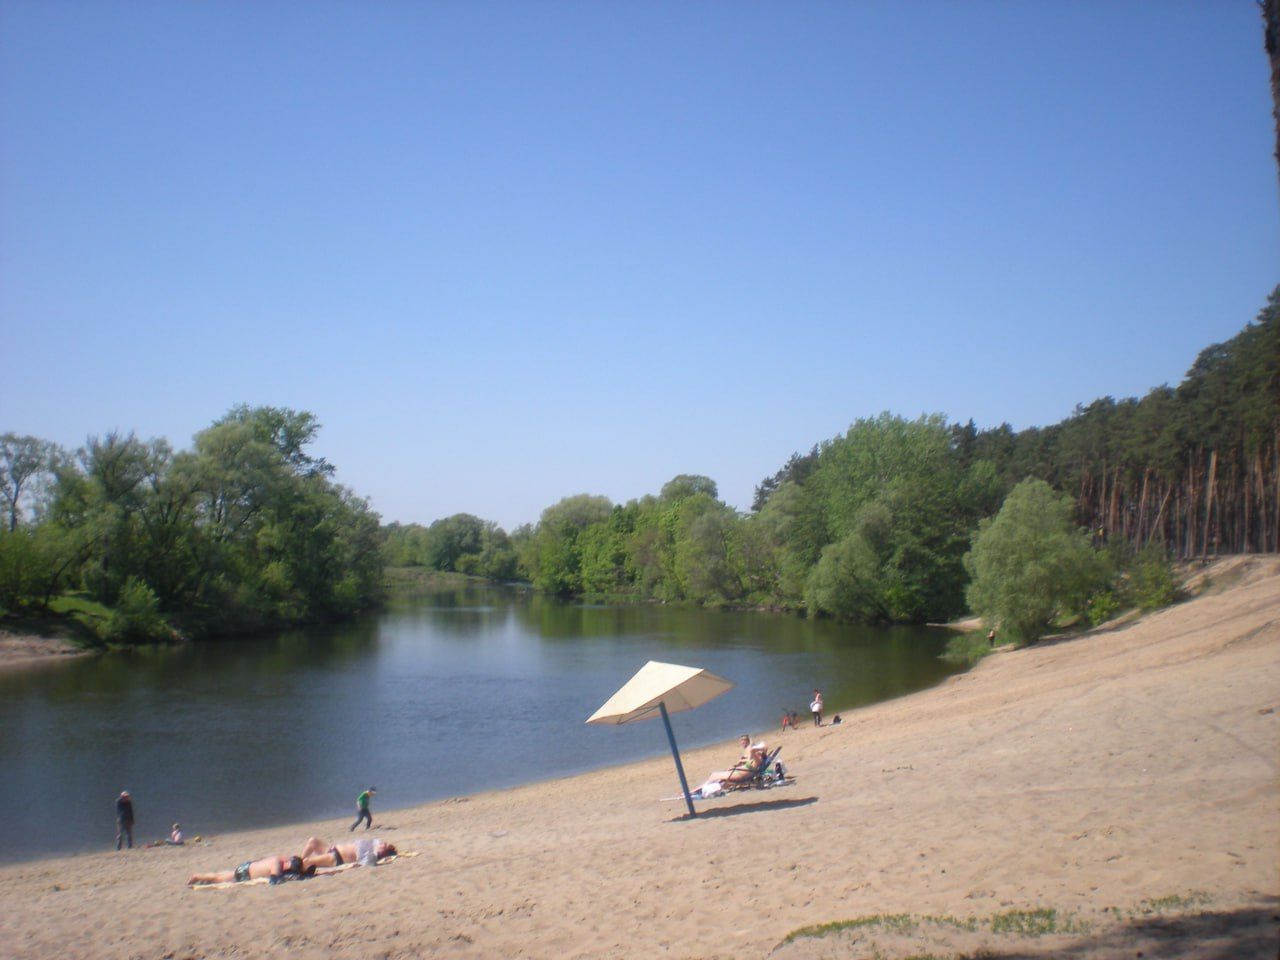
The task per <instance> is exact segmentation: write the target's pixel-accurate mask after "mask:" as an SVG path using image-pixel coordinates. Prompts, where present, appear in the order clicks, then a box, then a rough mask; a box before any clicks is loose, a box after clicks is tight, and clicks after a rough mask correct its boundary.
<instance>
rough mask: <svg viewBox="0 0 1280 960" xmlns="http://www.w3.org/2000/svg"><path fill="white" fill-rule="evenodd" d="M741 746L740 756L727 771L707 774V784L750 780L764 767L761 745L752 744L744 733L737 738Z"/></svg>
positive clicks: (763, 749) (763, 754)
mask: <svg viewBox="0 0 1280 960" xmlns="http://www.w3.org/2000/svg"><path fill="white" fill-rule="evenodd" d="M738 743H739V744H741V746H742V756H741V757H739V758H738V762H737V763H735V764H734V765H733V766H732V767H730V768H729V769H728V770H717V771H715V772H714V773H709V774H707V783H708V784H711V783H738V782H740V781H742V780H750V779H751V778H752V777H753V776H755V775H756V773H758V772H759V771H760V768H761V767H762V766H763V765H764V758H765V748H764V744H763V743H756V744H753V743H752V742H751V738H750V737H749V736H747V735H746V734H745V733H744V734H743V735H742V736H741V737H739V738H738ZM704 786H705V784H704Z"/></svg>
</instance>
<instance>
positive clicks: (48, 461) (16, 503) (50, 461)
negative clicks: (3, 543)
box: [0, 433, 58, 532]
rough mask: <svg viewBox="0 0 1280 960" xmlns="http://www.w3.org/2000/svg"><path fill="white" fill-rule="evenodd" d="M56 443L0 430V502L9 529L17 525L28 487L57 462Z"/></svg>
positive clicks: (16, 527) (11, 529) (28, 490)
mask: <svg viewBox="0 0 1280 960" xmlns="http://www.w3.org/2000/svg"><path fill="white" fill-rule="evenodd" d="M57 457H58V448H57V445H55V444H52V443H50V442H49V441H47V440H41V439H39V438H38V437H31V436H18V435H17V434H16V433H5V434H0V506H2V507H3V508H4V509H5V511H6V512H7V513H8V514H9V530H10V532H12V531H14V530H17V529H18V522H19V521H20V520H21V518H22V514H23V508H24V504H25V503H26V501H27V499H28V497H29V495H30V492H31V488H32V486H33V485H34V484H36V483H38V482H39V480H40V478H41V477H44V476H47V475H49V474H50V473H51V472H52V471H53V469H54V466H55V464H56V462H57Z"/></svg>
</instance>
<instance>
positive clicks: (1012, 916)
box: [991, 908, 1064, 937]
mask: <svg viewBox="0 0 1280 960" xmlns="http://www.w3.org/2000/svg"><path fill="white" fill-rule="evenodd" d="M991 932H992V933H1016V934H1018V935H1020V936H1023V937H1043V936H1046V935H1047V934H1050V933H1063V932H1064V929H1063V925H1062V924H1061V923H1060V922H1059V921H1058V911H1056V910H1046V909H1043V908H1042V909H1039V910H1008V911H1006V912H1004V913H997V914H996V915H995V916H993V917H992V918H991Z"/></svg>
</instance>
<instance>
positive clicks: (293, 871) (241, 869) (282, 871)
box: [187, 854, 310, 887]
mask: <svg viewBox="0 0 1280 960" xmlns="http://www.w3.org/2000/svg"><path fill="white" fill-rule="evenodd" d="M309 869H310V868H309V867H308V866H307V865H306V864H304V863H303V862H302V858H301V857H289V856H285V855H283V854H279V855H277V856H274V857H263V858H262V859H261V860H246V861H245V862H244V863H242V864H240V866H238V867H236V868H235V869H234V870H222V871H220V872H218V873H193V874H192V875H191V877H190V878H189V879H188V880H187V885H188V886H192V887H194V886H197V885H200V884H206V883H244V882H245V881H246V880H260V879H268V880H270V881H271V882H272V883H277V882H279V881H280V880H282V879H284V878H286V877H295V878H296V877H301V876H305V875H307V874H308V872H309Z"/></svg>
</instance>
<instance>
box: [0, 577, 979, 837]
mask: <svg viewBox="0 0 1280 960" xmlns="http://www.w3.org/2000/svg"><path fill="white" fill-rule="evenodd" d="M945 639H946V637H945V634H943V633H942V632H941V631H935V630H930V629H927V628H917V627H894V628H873V627H862V628H848V627H841V626H839V625H837V624H835V623H832V622H830V621H811V620H802V619H797V618H794V617H789V616H785V615H774V614H761V613H733V612H728V613H725V612H716V611H710V610H702V609H697V608H687V607H676V606H661V605H632V606H622V607H608V606H596V605H576V604H573V603H569V602H566V601H562V600H556V599H554V598H550V597H546V596H541V595H537V594H534V593H532V592H530V591H528V590H516V589H507V588H499V587H475V586H467V587H462V588H457V589H450V590H445V591H439V592H434V593H431V592H424V593H422V594H420V595H419V596H418V597H416V598H414V599H412V600H401V601H397V602H396V603H395V604H393V605H392V606H391V607H390V608H388V609H387V610H386V611H384V612H382V613H381V614H378V615H369V616H366V617H364V618H361V619H358V620H355V621H352V622H350V623H347V624H344V625H342V626H340V627H333V628H324V629H306V630H295V631H289V632H286V633H281V634H278V635H274V636H259V637H256V638H250V639H242V640H237V641H235V642H225V643H219V644H189V645H183V646H178V647H159V648H142V649H138V650H133V651H124V652H115V653H109V654H106V655H103V656H101V657H97V658H92V659H86V660H81V661H75V662H70V663H61V664H52V665H49V666H48V667H44V668H40V669H34V670H26V671H22V672H18V673H9V674H4V675H0V764H2V765H3V768H4V769H5V771H6V782H9V783H13V784H17V785H20V788H21V792H22V794H23V796H26V797H30V798H33V802H32V803H24V804H19V805H17V806H16V807H15V809H14V810H12V811H11V815H10V816H8V817H6V818H4V820H3V821H0V858H3V859H14V858H23V857H30V856H37V855H42V854H48V853H55V852H61V851H72V850H86V849H105V848H106V847H107V845H108V844H109V842H110V841H111V839H112V836H113V824H112V802H113V799H114V797H115V795H116V794H117V793H118V792H119V791H120V790H122V789H128V790H130V791H131V792H132V793H133V794H134V797H135V800H136V804H137V808H138V818H139V819H138V834H139V836H140V837H142V838H143V839H147V838H151V837H152V836H153V835H154V836H155V837H159V836H162V835H163V834H164V833H165V832H166V830H167V828H168V826H169V824H170V823H172V822H173V821H175V820H176V821H180V822H182V823H183V824H184V826H186V828H187V829H188V831H189V832H191V833H202V834H214V833H218V832H220V831H226V830H230V829H236V828H248V827H256V826H263V825H268V824H278V823H285V822H291V821H299V820H306V819H315V818H333V819H334V822H333V827H334V828H337V827H339V826H340V825H341V823H342V822H344V821H345V820H346V818H348V817H350V816H351V815H352V813H351V807H352V804H353V803H354V799H355V796H356V794H357V793H358V792H359V791H360V790H361V789H363V788H364V787H367V786H369V785H370V784H371V783H372V784H374V785H376V786H377V787H378V802H377V804H376V805H375V817H376V818H377V819H378V821H379V822H382V823H388V824H392V825H394V820H395V817H394V814H393V813H388V812H387V811H389V810H392V809H394V808H395V807H399V806H405V805H409V804H413V803H419V802H423V801H427V800H431V799H433V798H439V797H444V796H451V795H457V794H462V793H468V792H474V791H477V790H484V789H496V788H502V787H508V786H512V785H515V784H519V783H523V782H528V781H532V780H538V779H545V778H550V777H556V776H564V775H568V774H573V773H576V772H581V771H583V770H587V769H591V768H594V767H599V766H604V765H608V764H612V763H618V762H624V761H627V760H632V759H638V758H641V757H646V756H652V755H656V754H660V753H662V752H663V751H664V750H665V749H666V743H665V738H664V737H663V735H662V730H661V727H660V726H659V725H655V724H646V723H640V724H634V725H630V726H627V727H621V728H609V729H601V728H597V727H587V726H585V724H584V721H585V719H586V717H587V716H588V715H589V714H590V713H591V712H592V711H593V710H595V708H596V707H598V706H599V705H600V704H601V703H603V702H604V700H606V699H607V698H608V697H609V696H610V695H611V694H612V693H613V691H614V690H616V689H617V688H618V687H619V686H621V685H622V683H624V682H625V681H626V680H627V679H628V678H629V677H630V676H631V675H632V674H633V673H634V672H635V671H636V670H637V669H639V668H640V666H642V665H643V664H644V662H645V661H647V660H649V659H657V660H669V661H674V662H677V663H689V664H695V665H698V666H703V667H706V668H708V669H711V670H713V671H715V672H717V673H720V674H722V675H723V676H726V677H728V678H730V679H732V680H733V681H734V682H735V683H736V684H737V687H736V688H735V689H734V690H733V691H731V692H730V693H728V694H726V695H725V696H723V697H721V698H719V699H718V700H716V701H713V702H712V703H710V704H708V705H707V706H706V707H704V708H702V709H700V710H697V711H693V712H690V713H686V714H680V715H679V716H678V717H676V718H675V724H676V732H677V736H678V737H679V738H680V742H681V744H682V745H683V746H687V747H692V746H697V745H700V744H706V743H710V742H713V741H717V740H720V739H724V738H727V737H729V736H732V735H734V734H736V733H738V732H741V731H742V730H750V731H752V732H753V733H757V734H760V735H767V736H769V737H771V738H773V737H776V736H777V734H776V732H775V731H776V729H777V727H776V725H777V722H778V718H779V716H780V714H781V712H782V711H783V710H784V709H794V710H797V711H800V712H801V713H802V714H804V713H805V712H806V711H805V707H806V704H807V703H808V699H809V694H810V692H811V690H812V689H813V688H814V687H815V686H820V687H821V688H822V689H823V691H824V693H825V694H826V697H827V700H828V703H829V704H830V705H831V706H832V707H833V708H840V709H846V708H850V707H853V706H856V705H859V704H865V703H871V702H874V701H876V700H879V699H883V698H885V697H891V696H898V695H901V694H903V693H907V692H910V691H912V690H916V689H920V688H922V687H925V686H928V685H930V684H933V683H935V682H937V681H938V680H940V679H941V678H943V677H945V676H946V675H948V674H949V673H950V672H952V670H953V668H951V667H949V666H947V665H946V664H944V663H943V662H941V661H940V660H939V659H938V658H937V655H938V653H939V652H940V651H941V649H942V647H943V645H944V642H945ZM530 757H536V758H537V762H536V763H531V762H530ZM672 789H673V785H672V784H671V783H667V782H666V781H665V780H663V781H660V782H655V783H654V784H653V791H654V793H653V796H654V797H655V798H656V797H659V796H664V795H668V794H669V793H670V792H671V791H672ZM35 800H38V802H34V801H35ZM637 802H648V798H647V797H646V798H639V799H638V800H637ZM300 839H303V838H300ZM257 852H259V851H252V850H246V851H236V854H237V855H239V854H240V853H243V854H244V855H245V856H248V855H252V854H254V853H257ZM264 852H269V851H264Z"/></svg>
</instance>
